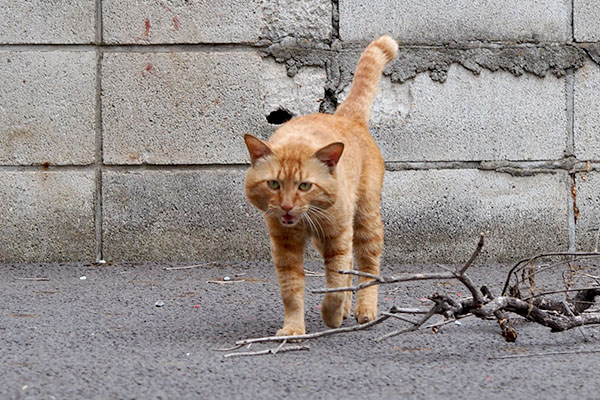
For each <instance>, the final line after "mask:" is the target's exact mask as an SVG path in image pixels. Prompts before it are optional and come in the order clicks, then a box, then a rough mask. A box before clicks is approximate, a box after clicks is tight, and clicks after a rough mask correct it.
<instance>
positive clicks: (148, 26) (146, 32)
mask: <svg viewBox="0 0 600 400" xmlns="http://www.w3.org/2000/svg"><path fill="white" fill-rule="evenodd" d="M144 24H145V26H146V30H145V31H144V36H150V20H149V19H148V18H146V21H145V22H144Z"/></svg>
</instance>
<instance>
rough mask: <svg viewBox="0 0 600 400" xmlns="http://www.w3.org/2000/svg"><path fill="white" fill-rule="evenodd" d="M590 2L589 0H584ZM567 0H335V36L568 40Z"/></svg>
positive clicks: (349, 38) (445, 40)
mask: <svg viewBox="0 0 600 400" xmlns="http://www.w3.org/2000/svg"><path fill="white" fill-rule="evenodd" d="M589 1H590V2H593V0H589ZM570 7H571V6H570V1H568V0H510V1H495V0H479V1H475V2H474V1H471V0H459V1H454V0H443V1H439V0H427V1H423V0H407V1H394V0H381V1H377V2H363V1H358V0H340V1H339V10H340V37H341V39H342V40H345V41H363V42H365V41H370V40H373V39H374V38H376V37H378V36H380V35H382V34H384V33H389V34H392V35H393V36H394V37H395V38H396V39H398V40H399V41H400V42H403V43H410V42H412V43H426V44H433V43H450V42H453V41H473V40H475V41H527V42H529V41H534V42H537V41H548V42H563V41H567V40H570V22H571V21H570Z"/></svg>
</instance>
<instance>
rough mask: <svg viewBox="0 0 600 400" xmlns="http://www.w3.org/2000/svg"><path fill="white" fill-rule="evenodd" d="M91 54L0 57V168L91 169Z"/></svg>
mask: <svg viewBox="0 0 600 400" xmlns="http://www.w3.org/2000/svg"><path fill="white" fill-rule="evenodd" d="M95 93H96V56H95V54H94V52H71V51H51V52H43V51H23V52H15V51H1V52H0V105H1V106H0V137H1V138H2V140H0V164H2V165H29V164H41V163H45V162H49V163H51V164H77V165H81V164H90V163H93V162H94V152H95V125H96V123H95V115H96V110H95V103H96V94H95Z"/></svg>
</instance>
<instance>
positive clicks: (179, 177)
mask: <svg viewBox="0 0 600 400" xmlns="http://www.w3.org/2000/svg"><path fill="white" fill-rule="evenodd" d="M244 177H245V171H244V170H241V169H228V168H215V169H212V168H211V169H206V170H200V171H140V172H117V171H114V172H113V171H107V172H105V173H104V174H103V185H102V187H103V201H102V206H103V215H104V221H103V232H104V234H103V237H104V258H105V259H106V260H111V261H119V260H135V261H141V260H147V261H191V260H198V261H206V260H208V261H214V260H268V259H269V258H270V253H269V236H268V233H267V230H266V228H265V227H264V222H263V219H262V216H261V214H260V212H258V211H257V210H256V209H254V208H253V207H252V206H251V205H250V204H249V203H248V202H247V200H246V198H245V195H244V185H243V182H244Z"/></svg>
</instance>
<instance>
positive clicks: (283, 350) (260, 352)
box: [223, 346, 310, 358]
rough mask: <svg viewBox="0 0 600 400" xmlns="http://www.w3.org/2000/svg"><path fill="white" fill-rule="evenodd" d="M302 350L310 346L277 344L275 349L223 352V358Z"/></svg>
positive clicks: (308, 348)
mask: <svg viewBox="0 0 600 400" xmlns="http://www.w3.org/2000/svg"><path fill="white" fill-rule="evenodd" d="M303 350H310V347H308V346H288V347H281V346H278V347H277V348H275V349H266V350H258V351H245V352H240V353H228V354H223V358H231V357H247V356H263V355H265V354H277V353H286V352H288V351H303Z"/></svg>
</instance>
